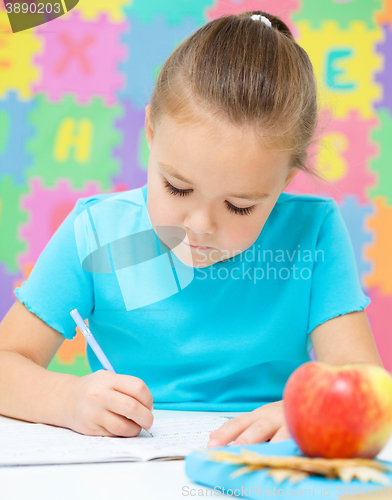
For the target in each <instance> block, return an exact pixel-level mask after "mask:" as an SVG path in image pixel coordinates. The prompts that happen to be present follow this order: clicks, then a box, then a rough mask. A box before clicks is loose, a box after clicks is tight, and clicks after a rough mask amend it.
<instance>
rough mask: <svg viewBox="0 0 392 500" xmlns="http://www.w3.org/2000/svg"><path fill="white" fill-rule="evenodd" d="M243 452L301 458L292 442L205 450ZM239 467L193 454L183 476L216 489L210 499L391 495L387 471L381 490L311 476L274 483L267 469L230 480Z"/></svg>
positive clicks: (370, 484) (378, 485) (391, 477)
mask: <svg viewBox="0 0 392 500" xmlns="http://www.w3.org/2000/svg"><path fill="white" fill-rule="evenodd" d="M242 448H245V449H246V450H249V451H252V452H254V453H259V454H261V455H266V456H288V455H290V456H304V455H303V453H302V452H301V450H300V449H299V448H298V447H297V445H296V444H295V442H294V440H293V439H287V440H285V441H278V442H276V443H269V442H265V443H260V444H252V445H236V446H221V447H217V448H208V450H210V449H211V450H214V451H227V452H228V453H235V454H237V455H240V454H241V452H240V450H241V449H242ZM376 460H377V459H376ZM377 461H378V462H380V463H382V464H384V465H386V466H387V467H389V468H391V469H392V463H390V462H386V461H384V460H377ZM239 467H243V466H242V465H233V464H228V463H222V462H215V461H213V460H211V459H210V458H209V457H208V455H207V454H205V453H203V452H200V451H193V452H191V453H190V454H189V455H188V456H187V457H186V458H185V473H186V475H187V476H188V477H189V478H190V479H191V480H192V481H194V482H195V483H198V484H200V485H203V486H209V487H210V488H212V489H213V490H214V489H215V492H216V493H215V492H213V493H212V495H218V494H220V495H221V496H223V494H226V495H228V496H231V497H237V498H238V497H244V498H258V499H260V498H266V497H272V498H279V497H280V498H312V499H313V498H323V499H325V498H328V499H335V498H339V497H341V496H342V495H349V494H350V495H352V494H362V495H365V494H366V493H369V494H371V492H373V495H374V496H375V497H376V498H382V496H383V494H384V493H385V491H384V493H383V494H382V493H381V492H382V491H383V490H385V488H386V489H387V490H389V492H392V472H386V471H385V472H384V471H383V474H384V475H385V476H387V477H388V479H389V481H390V482H391V486H384V485H382V484H381V483H374V482H372V481H371V482H366V483H364V482H361V481H359V480H358V479H353V480H351V481H350V482H348V483H345V482H343V481H341V480H340V479H327V478H324V477H321V476H318V477H317V476H310V477H308V478H306V479H303V480H301V481H298V482H297V483H292V482H291V481H290V480H289V479H285V480H284V481H282V482H281V483H277V482H276V481H275V480H274V479H273V478H272V477H270V476H268V475H267V472H268V471H267V469H264V470H259V471H255V472H248V473H245V474H243V475H241V476H238V477H236V478H234V479H232V478H230V474H231V473H232V472H234V471H235V470H237V469H238V468H239ZM223 488H224V490H223ZM380 495H381V496H380ZM196 496H197V495H196ZM225 498H226V497H225ZM384 498H385V494H384Z"/></svg>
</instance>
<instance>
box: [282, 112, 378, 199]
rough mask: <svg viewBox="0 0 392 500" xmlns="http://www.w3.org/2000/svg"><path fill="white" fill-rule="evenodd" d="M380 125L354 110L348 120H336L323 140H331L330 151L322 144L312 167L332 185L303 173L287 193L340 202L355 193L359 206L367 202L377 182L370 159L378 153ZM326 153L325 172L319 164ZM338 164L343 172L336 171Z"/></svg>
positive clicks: (374, 119) (331, 123) (375, 120)
mask: <svg viewBox="0 0 392 500" xmlns="http://www.w3.org/2000/svg"><path fill="white" fill-rule="evenodd" d="M323 119H324V118H322V120H323ZM377 124H378V119H377V117H374V118H371V119H364V118H362V117H361V116H360V114H359V112H358V110H352V111H351V112H350V113H349V115H348V116H346V117H345V118H344V119H337V118H335V119H332V120H331V121H330V123H329V124H328V126H327V128H326V129H325V131H324V134H323V138H324V137H325V138H326V139H328V137H330V138H331V139H330V141H329V143H328V149H326V148H325V147H324V146H323V145H322V143H321V144H320V147H319V148H318V149H317V151H316V156H315V157H314V158H313V159H312V163H313V166H312V168H317V169H318V170H319V171H320V172H321V173H322V174H323V175H324V176H325V177H327V179H330V180H329V183H325V182H321V181H319V180H316V181H313V180H312V179H311V178H309V176H308V175H307V174H304V173H303V172H299V173H298V174H297V176H296V177H295V178H294V180H293V182H292V183H291V184H290V185H289V186H288V187H287V189H286V192H288V193H296V194H303V193H309V194H314V195H317V196H329V197H331V198H334V199H335V200H336V201H337V202H339V203H340V202H341V201H342V199H343V197H344V196H345V195H347V194H351V195H356V196H357V198H358V201H359V203H361V204H364V203H366V202H367V201H368V197H367V194H366V190H367V188H368V186H369V185H373V184H375V183H376V180H377V176H376V175H375V174H374V173H373V172H371V171H370V169H369V160H370V159H372V158H374V157H375V156H377V154H378V148H377V145H376V144H375V143H373V142H372V141H371V139H370V137H371V132H372V130H373V128H374V127H375V126H376V125H377ZM322 148H324V151H322ZM325 152H326V156H324V158H325V160H324V163H323V170H321V169H319V168H318V162H319V161H320V158H321V154H325ZM313 155H314V150H313V151H312V152H311V156H313ZM338 164H340V165H341V167H340V171H336V165H338Z"/></svg>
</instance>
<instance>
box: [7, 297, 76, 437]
mask: <svg viewBox="0 0 392 500" xmlns="http://www.w3.org/2000/svg"><path fill="white" fill-rule="evenodd" d="M63 341H64V337H63V336H62V335H61V334H60V333H59V332H57V331H56V330H54V329H53V328H51V327H50V326H48V325H47V324H46V323H45V322H44V321H42V320H41V319H40V318H38V317H37V316H35V315H34V314H33V313H31V312H30V311H29V310H28V309H27V308H26V306H25V305H23V304H21V303H20V302H19V301H18V300H17V301H16V302H15V304H14V305H13V306H12V307H11V309H10V310H9V311H8V313H7V314H6V315H5V317H4V319H3V321H2V322H1V323H0V414H1V415H5V416H7V417H13V418H18V419H20V420H26V421H28V422H39V423H46V424H52V425H57V426H60V427H67V425H66V415H67V404H68V401H69V396H70V395H71V392H72V390H73V387H74V385H75V384H74V382H75V381H76V380H77V379H78V377H76V376H75V375H70V374H65V373H56V372H52V371H49V370H47V369H46V368H47V367H48V365H49V363H50V361H51V359H52V358H53V356H54V355H55V353H56V352H57V350H58V349H59V347H60V346H61V344H62V343H63Z"/></svg>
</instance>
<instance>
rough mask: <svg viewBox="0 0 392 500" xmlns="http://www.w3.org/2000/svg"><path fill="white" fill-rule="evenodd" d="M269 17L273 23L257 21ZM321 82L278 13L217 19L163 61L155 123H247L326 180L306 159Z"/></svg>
mask: <svg viewBox="0 0 392 500" xmlns="http://www.w3.org/2000/svg"><path fill="white" fill-rule="evenodd" d="M254 14H259V15H262V16H265V17H266V18H267V19H269V20H270V22H271V25H272V26H271V27H269V26H267V25H266V24H265V23H263V22H260V21H255V20H253V19H251V16H252V15H254ZM317 94H318V92H317V83H316V79H315V75H314V72H313V67H312V64H311V62H310V59H309V56H308V55H307V53H306V52H305V50H304V49H303V48H302V47H300V46H299V45H298V44H297V43H296V42H295V39H294V37H293V35H292V33H291V31H290V29H289V28H288V27H287V25H286V24H285V23H284V22H283V21H282V20H281V19H280V18H279V17H277V16H273V15H271V14H268V13H266V12H262V11H259V10H257V11H250V12H243V13H241V14H239V15H227V16H224V17H220V18H218V19H215V20H213V21H211V22H209V23H207V24H205V25H204V26H202V27H201V28H200V29H198V30H197V31H196V32H195V33H193V34H192V35H190V36H189V37H187V38H186V39H185V40H183V41H182V42H181V43H180V44H179V45H178V46H177V47H176V48H175V49H174V51H173V52H172V53H171V54H170V56H169V57H168V58H167V59H166V61H165V62H164V63H163V65H162V66H161V68H160V70H159V72H158V74H157V78H156V82H155V87H154V91H153V93H152V96H151V100H150V107H151V110H150V111H151V122H152V125H153V126H154V127H155V126H157V125H159V124H160V123H161V122H162V120H163V119H164V117H165V115H169V116H171V117H172V118H173V119H174V120H175V121H176V122H177V123H179V124H181V125H183V126H187V125H198V124H201V125H206V124H207V125H211V130H212V129H214V130H215V133H223V130H222V129H219V123H220V122H221V123H229V124H231V125H235V126H240V127H245V129H246V131H247V132H248V131H249V133H253V134H254V136H255V138H256V139H257V141H258V142H260V144H261V145H262V146H263V147H269V148H278V149H279V150H284V151H290V156H291V161H290V167H291V168H298V169H300V170H303V171H304V172H306V173H309V174H311V175H312V176H315V177H317V178H319V179H321V180H325V179H324V178H323V177H322V175H320V174H319V173H318V172H316V171H314V170H311V169H310V168H309V167H308V166H307V165H306V161H307V159H308V151H307V150H308V148H309V147H310V146H311V144H312V143H313V142H315V140H316V138H315V136H316V129H317V125H318V116H319V107H318V98H317V97H318V96H317Z"/></svg>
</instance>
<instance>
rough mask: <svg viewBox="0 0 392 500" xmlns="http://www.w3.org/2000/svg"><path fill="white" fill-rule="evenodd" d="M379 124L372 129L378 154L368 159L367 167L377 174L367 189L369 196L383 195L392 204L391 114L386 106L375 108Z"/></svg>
mask: <svg viewBox="0 0 392 500" xmlns="http://www.w3.org/2000/svg"><path fill="white" fill-rule="evenodd" d="M377 114H378V117H379V121H380V124H379V126H378V127H377V128H376V129H374V130H373V131H372V134H371V137H372V140H373V141H374V142H375V143H376V144H377V145H378V149H379V155H378V156H377V157H375V158H372V159H371V160H370V161H369V168H370V170H372V171H373V172H375V173H376V174H377V175H378V181H377V183H376V185H375V186H372V187H370V188H369V189H368V196H369V198H371V199H373V198H375V197H377V196H385V198H386V200H387V203H388V204H389V205H392V149H391V138H392V115H391V114H390V112H389V110H388V109H387V108H381V109H379V110H377Z"/></svg>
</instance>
